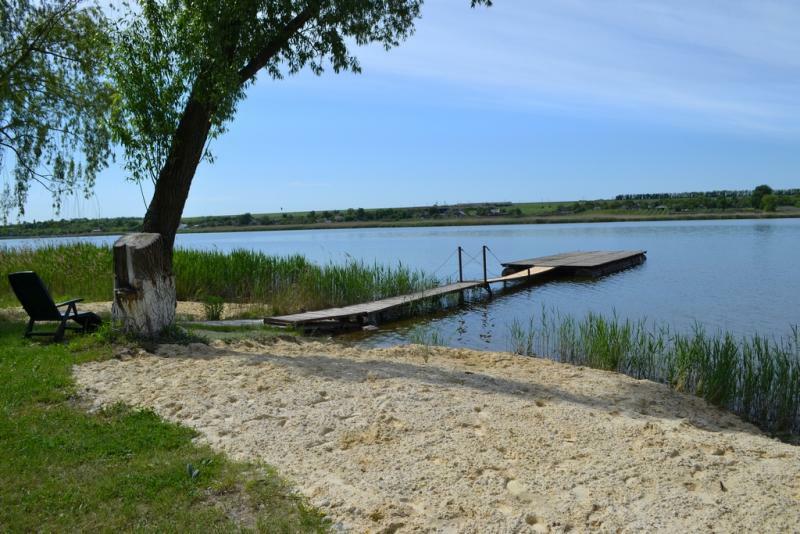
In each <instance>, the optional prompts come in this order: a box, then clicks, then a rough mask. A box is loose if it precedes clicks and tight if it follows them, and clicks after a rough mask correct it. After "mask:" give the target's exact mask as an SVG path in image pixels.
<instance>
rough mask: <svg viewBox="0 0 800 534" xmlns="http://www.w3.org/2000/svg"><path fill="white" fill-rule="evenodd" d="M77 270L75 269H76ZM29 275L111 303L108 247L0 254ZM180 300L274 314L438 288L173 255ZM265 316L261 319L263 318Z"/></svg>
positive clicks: (353, 267)
mask: <svg viewBox="0 0 800 534" xmlns="http://www.w3.org/2000/svg"><path fill="white" fill-rule="evenodd" d="M78 267H79V268H78ZM21 270H33V271H36V272H37V273H39V275H40V276H41V277H42V279H43V280H44V281H45V283H46V284H47V285H48V287H49V288H50V291H51V292H52V293H53V297H54V298H55V299H62V298H68V297H73V296H81V297H84V298H85V299H86V300H87V301H108V300H111V293H112V288H113V274H112V273H113V268H112V259H111V251H110V249H109V247H103V246H97V245H92V244H87V243H71V244H62V245H47V246H43V247H40V248H35V249H33V248H10V249H4V248H0V272H3V273H10V272H14V271H21ZM174 271H175V279H176V291H177V295H178V300H193V301H203V300H207V299H209V298H221V299H222V300H224V301H225V302H240V303H261V304H264V305H265V306H269V308H270V310H271V311H273V313H292V312H295V311H300V310H313V309H321V308H326V307H332V306H344V305H348V304H355V303H359V302H364V301H368V300H375V299H380V298H385V297H393V296H396V295H400V294H403V293H410V292H413V291H418V290H422V289H427V288H430V287H433V286H435V285H437V284H438V281H437V280H435V279H434V278H433V277H431V276H428V275H426V274H424V273H422V272H420V271H414V270H411V269H409V268H407V267H405V266H403V265H398V266H397V267H386V266H383V265H377V264H374V265H368V264H365V263H362V262H358V261H350V262H348V263H346V264H344V265H334V264H328V265H321V266H320V265H316V264H314V263H311V262H309V261H308V260H307V259H305V258H304V257H303V256H299V255H294V256H287V257H277V256H268V255H266V254H263V253H261V252H254V251H249V250H236V251H233V252H231V253H230V254H224V253H222V252H218V251H199V250H180V249H179V250H176V251H175V256H174ZM15 305H18V303H17V300H16V298H15V297H14V295H13V293H12V292H11V289H10V288H9V285H8V280H7V278H6V277H5V276H3V277H2V278H0V306H15ZM261 316H263V314H262V315H261Z"/></svg>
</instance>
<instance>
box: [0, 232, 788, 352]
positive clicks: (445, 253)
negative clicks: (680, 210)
mask: <svg viewBox="0 0 800 534" xmlns="http://www.w3.org/2000/svg"><path fill="white" fill-rule="evenodd" d="M66 239H67V240H70V238H66ZM71 239H72V240H75V238H71ZM80 239H82V240H88V241H93V242H99V243H112V242H113V241H114V239H115V238H114V237H112V236H108V237H100V236H97V237H86V238H80ZM63 240H64V239H62V238H58V239H37V240H6V241H4V242H2V243H0V246H2V245H5V246H17V245H22V244H26V245H32V244H33V245H35V244H37V243H43V242H52V241H63ZM484 244H486V245H488V246H489V247H490V249H491V253H490V254H489V258H488V271H489V275H490V276H492V275H498V274H499V273H500V270H501V267H500V265H499V262H498V259H497V258H499V259H500V260H502V261H511V260H519V259H524V258H530V257H535V256H544V255H549V254H555V253H558V252H567V251H572V250H619V249H644V250H647V258H648V259H647V261H646V262H645V263H644V264H643V265H641V266H638V267H635V268H632V269H628V270H626V271H623V272H620V273H617V274H614V275H611V276H607V277H605V278H600V279H596V280H593V279H577V278H573V279H563V280H559V279H557V280H553V281H548V282H545V283H537V284H533V285H526V286H521V287H520V286H518V287H516V288H513V289H512V290H508V291H504V292H498V293H496V294H495V297H494V298H475V299H471V300H470V302H468V304H467V305H465V306H463V307H461V308H457V309H451V310H450V311H448V312H446V313H440V314H436V315H435V316H433V317H427V318H425V319H424V321H418V320H417V321H406V322H401V323H394V324H387V325H383V326H382V328H381V330H380V331H378V332H375V333H373V334H371V335H369V337H368V338H367V339H366V340H365V341H367V342H368V343H370V344H387V343H397V342H402V341H404V340H407V339H408V335H409V332H410V331H412V330H414V329H415V328H418V327H419V325H420V324H424V325H425V326H426V327H430V328H435V329H436V330H437V331H438V332H439V334H440V336H441V337H442V338H443V339H445V340H446V341H447V342H448V344H451V345H454V346H465V347H473V348H481V349H487V348H490V349H498V350H506V349H507V348H508V328H509V324H510V323H511V322H512V321H513V320H514V319H518V320H521V321H523V322H526V321H527V320H528V319H529V318H530V317H531V315H538V314H539V313H541V311H542V309H546V310H558V311H560V312H562V313H568V314H573V315H576V316H583V315H584V314H585V313H587V312H589V311H594V312H601V313H604V314H612V313H616V314H617V315H618V316H620V317H627V318H631V319H641V318H647V319H648V320H653V321H657V322H659V323H664V324H668V325H670V326H671V327H673V328H677V329H679V330H688V329H690V328H692V327H693V325H695V324H701V325H703V326H704V327H705V328H706V329H707V330H708V331H710V332H714V331H717V330H728V331H731V332H733V333H735V334H737V335H751V334H754V333H761V334H766V335H769V336H775V337H779V336H786V335H788V334H789V333H790V332H791V326H792V325H797V324H800V219H771V220H733V221H665V222H630V223H593V224H552V225H513V226H467V227H463V226H462V227H436V228H372V229H340V230H293V231H270V232H234V233H214V234H179V235H178V237H177V245H178V246H180V247H185V248H204V249H219V250H222V251H230V250H233V249H236V248H250V249H255V250H260V251H263V252H266V253H269V254H277V255H285V254H294V253H298V254H303V255H305V256H307V257H308V258H309V259H311V260H313V261H316V262H320V263H325V262H344V261H347V260H348V259H349V258H355V259H360V260H364V261H367V262H378V263H385V264H397V263H400V262H402V263H403V264H404V265H408V266H410V267H414V268H419V269H423V270H425V271H428V272H431V273H435V274H436V275H437V276H439V277H440V278H442V279H446V278H450V279H455V278H457V276H458V263H457V260H456V257H455V255H454V252H455V250H456V247H458V246H459V245H460V246H462V247H463V248H464V249H465V250H466V254H465V256H464V262H465V267H464V271H465V278H480V277H481V276H482V268H481V261H480V260H481V257H480V255H481V246H482V245H484Z"/></svg>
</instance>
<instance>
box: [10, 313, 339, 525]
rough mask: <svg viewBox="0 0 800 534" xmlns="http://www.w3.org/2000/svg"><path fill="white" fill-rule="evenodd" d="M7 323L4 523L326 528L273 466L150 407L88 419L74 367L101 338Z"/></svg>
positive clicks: (99, 349)
mask: <svg viewBox="0 0 800 534" xmlns="http://www.w3.org/2000/svg"><path fill="white" fill-rule="evenodd" d="M22 330H23V325H21V324H12V323H8V322H3V321H0V383H2V384H3V387H2V388H0V451H2V454H0V530H3V531H7V532H33V531H37V532H66V531H77V532H92V531H103V532H114V531H152V532H200V531H203V532H207V531H215V532H240V531H241V530H242V529H243V528H245V529H253V530H257V531H264V532H322V531H325V529H326V528H327V526H326V522H325V520H324V519H323V518H322V517H321V516H320V515H319V513H317V512H316V511H314V510H312V509H310V508H308V507H307V506H306V505H305V504H304V502H303V501H302V499H300V498H299V497H298V496H296V495H295V494H294V493H293V492H292V490H291V488H289V487H288V486H287V485H286V483H285V482H284V481H283V480H281V479H280V478H279V477H278V476H277V475H276V474H275V473H274V472H273V471H272V470H271V469H270V468H268V467H266V466H255V465H247V464H242V463H235V462H231V461H229V460H228V459H226V458H225V457H224V456H223V455H220V454H217V453H214V452H213V451H211V450H210V449H209V448H207V447H204V446H197V445H195V444H194V443H193V442H192V438H193V437H194V436H195V432H194V431H192V430H190V429H188V428H185V427H181V426H178V425H174V424H170V423H166V422H164V421H163V420H161V419H159V418H158V417H157V416H156V415H155V414H153V413H152V412H150V411H140V410H132V409H130V408H127V407H124V406H116V407H114V408H111V409H109V410H106V411H103V412H101V413H98V414H88V413H86V411H85V410H84V409H82V408H81V407H80V406H79V404H78V403H76V401H75V397H74V393H75V390H74V384H73V382H72V379H71V375H70V369H71V367H72V365H74V364H79V363H83V362H87V361H91V360H96V359H102V358H107V357H110V354H111V347H110V346H109V345H107V344H105V343H104V342H102V341H100V340H99V339H98V338H97V337H94V336H86V337H83V338H76V339H75V340H74V341H72V342H71V343H70V344H66V345H65V344H48V343H44V344H41V343H34V342H30V341H27V340H24V339H23V338H22Z"/></svg>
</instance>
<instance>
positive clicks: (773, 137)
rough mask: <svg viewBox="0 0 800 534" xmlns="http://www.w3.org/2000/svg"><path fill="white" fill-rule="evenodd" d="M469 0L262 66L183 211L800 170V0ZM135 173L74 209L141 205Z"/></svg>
mask: <svg viewBox="0 0 800 534" xmlns="http://www.w3.org/2000/svg"><path fill="white" fill-rule="evenodd" d="M468 4H469V2H468V0H428V2H427V3H426V5H425V6H423V18H422V20H420V21H419V23H418V25H417V32H416V34H415V35H414V36H413V37H412V38H411V39H410V40H409V41H407V42H406V43H404V44H403V45H402V46H401V47H400V48H398V49H394V50H392V51H390V52H388V53H387V52H384V51H383V50H382V49H380V48H377V47H370V48H365V49H361V50H360V51H359V53H358V55H359V57H360V59H361V61H362V66H363V70H364V72H363V73H362V74H360V75H353V74H340V75H334V74H330V75H324V76H322V77H315V76H312V75H310V74H307V73H304V74H301V75H298V76H296V77H293V78H288V79H285V80H282V81H272V80H269V79H267V78H266V76H264V77H262V79H261V80H260V81H259V82H258V83H257V84H256V85H255V86H254V87H252V88H251V89H250V91H249V94H248V98H247V100H246V101H245V102H243V103H242V104H241V105H240V107H239V112H238V115H237V117H236V119H235V121H234V122H233V123H232V124H231V125H230V130H229V131H228V133H226V134H225V135H224V136H223V137H222V138H220V139H219V140H217V141H216V142H215V143H214V144H213V145H212V151H213V152H214V154H215V157H216V161H215V163H214V164H213V165H210V164H208V163H203V164H201V167H200V168H199V169H198V172H197V175H196V178H195V182H194V184H193V187H192V191H191V193H190V197H189V201H188V203H187V205H186V210H185V215H187V216H191V215H204V214H228V213H242V212H248V211H249V212H253V213H256V212H272V211H279V210H280V209H284V210H308V209H317V210H321V209H345V208H348V207H385V206H404V205H421V204H431V203H434V202H439V203H456V202H470V201H473V202H474V201H483V200H510V201H520V202H521V201H539V200H563V199H591V198H603V197H609V196H613V195H616V194H618V193H625V192H661V191H685V190H707V189H748V188H752V187H753V186H755V185H757V184H759V183H768V184H770V185H772V186H773V187H800V31H798V28H800V4H798V3H797V2H796V1H794V0H786V1H783V0H779V1H773V0H751V1H740V0H662V1H650V0H636V1H634V0H629V1H622V0H606V1H598V0H535V1H534V0H496V2H495V6H494V7H492V8H490V9H483V8H480V9H475V10H471V9H469V7H468ZM124 176H125V175H124V172H123V171H122V170H121V169H120V168H119V167H113V168H111V169H109V170H108V171H106V172H105V173H104V174H103V175H102V176H101V177H100V178H99V180H98V184H97V188H96V194H95V196H94V197H93V198H92V199H89V200H84V199H82V198H70V199H66V200H65V202H64V206H63V209H62V216H65V217H112V216H118V215H131V216H141V215H143V213H144V211H145V206H144V203H143V201H142V198H141V194H140V192H139V189H138V186H136V185H134V184H131V183H129V182H126V181H125V179H124ZM145 195H149V191H147V190H145ZM148 199H149V196H148ZM53 216H54V213H53V211H52V208H51V207H50V199H49V197H48V196H47V195H46V194H43V193H42V192H41V191H38V192H34V193H33V194H32V195H31V202H30V204H29V207H28V214H27V216H26V219H34V218H35V219H39V220H41V219H49V218H52V217H53Z"/></svg>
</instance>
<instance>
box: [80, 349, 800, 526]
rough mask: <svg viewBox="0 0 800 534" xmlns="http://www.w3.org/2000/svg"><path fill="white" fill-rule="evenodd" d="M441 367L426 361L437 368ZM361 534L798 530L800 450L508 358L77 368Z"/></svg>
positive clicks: (601, 375)
mask: <svg viewBox="0 0 800 534" xmlns="http://www.w3.org/2000/svg"><path fill="white" fill-rule="evenodd" d="M426 359H427V361H426ZM75 375H76V377H77V381H78V384H79V386H80V388H81V389H82V392H83V394H84V395H85V396H86V398H88V399H89V400H90V401H91V402H92V403H93V404H94V406H96V407H99V406H102V405H107V404H110V403H114V402H118V401H122V402H125V403H129V404H131V405H135V406H143V407H150V408H153V409H154V410H155V411H156V412H157V413H159V414H161V415H162V416H163V417H165V418H167V419H169V420H172V421H176V422H180V423H183V424H186V425H188V426H191V427H194V428H196V429H197V430H199V431H200V433H201V435H202V438H201V439H202V440H204V441H206V442H208V443H209V444H211V445H212V446H213V447H215V448H217V449H219V450H222V451H225V452H227V453H229V454H230V455H231V456H233V457H235V458H239V459H245V460H262V461H265V462H267V463H269V464H272V465H274V466H275V467H277V468H278V470H279V471H280V472H282V473H283V474H285V475H286V476H288V477H289V478H290V479H291V480H292V481H293V482H294V483H295V484H296V486H297V487H298V488H299V490H300V491H302V492H303V493H304V494H305V495H307V496H308V497H309V499H310V501H311V503H313V504H314V505H316V506H318V507H320V508H321V509H322V510H324V511H325V512H326V513H328V514H329V515H330V517H331V518H332V519H333V520H334V522H335V523H336V524H337V525H338V526H339V527H340V528H342V529H346V530H352V531H354V532H367V531H369V532H380V531H385V532H393V531H395V530H397V531H399V532H410V531H441V532H475V533H478V532H480V533H483V532H548V531H554V532H566V531H570V530H573V531H588V530H598V531H626V532H632V531H640V530H648V531H652V530H660V531H671V532H687V531H704V532H707V531H714V532H743V531H753V532H798V531H799V530H800V527H799V525H800V448H798V447H794V446H791V445H787V444H783V443H780V442H778V441H775V440H772V439H769V438H767V437H765V436H763V435H762V434H761V433H760V432H759V431H758V430H757V429H755V428H754V427H752V426H751V425H747V424H744V423H742V422H741V421H740V420H739V419H737V418H736V417H735V416H733V415H730V414H727V413H724V412H722V411H719V410H717V409H715V408H713V407H710V406H708V405H706V403H705V402H703V401H702V400H700V399H697V398H694V397H690V396H687V395H682V394H679V393H675V392H673V391H670V390H669V389H668V388H666V387H664V386H661V385H658V384H654V383H652V382H648V381H637V380H633V379H630V378H627V377H625V376H621V375H617V374H613V373H606V372H601V371H595V370H590V369H584V368H579V367H572V366H567V365H561V364H556V363H552V362H549V361H546V360H538V359H531V358H523V357H516V356H512V355H510V354H503V353H481V352H476V351H469V350H457V349H426V348H424V347H419V346H411V347H398V348H392V349H380V350H378V349H376V350H365V349H359V348H348V347H344V346H342V345H338V344H333V343H316V342H314V343H299V344H298V343H291V342H285V341H282V342H278V343H276V344H274V345H255V344H252V343H249V342H242V343H240V344H238V345H236V346H234V347H226V346H224V345H222V344H217V345H216V346H215V347H207V346H204V345H190V346H189V347H178V346H162V347H161V348H160V349H159V351H158V354H157V355H153V354H147V353H141V354H139V355H138V356H136V357H133V358H130V357H129V356H127V355H126V356H125V357H124V358H123V359H122V360H119V359H113V360H110V361H105V362H95V363H89V364H86V365H83V366H80V367H76V369H75Z"/></svg>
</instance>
